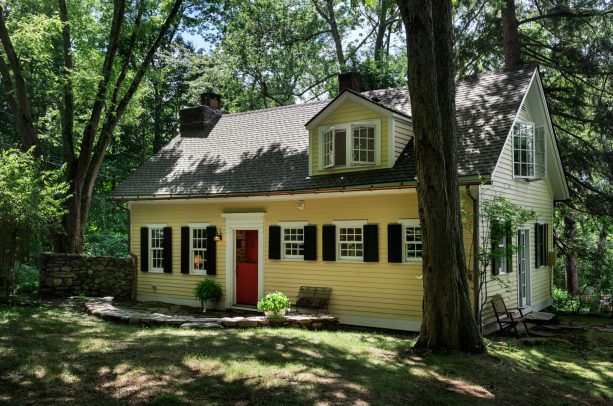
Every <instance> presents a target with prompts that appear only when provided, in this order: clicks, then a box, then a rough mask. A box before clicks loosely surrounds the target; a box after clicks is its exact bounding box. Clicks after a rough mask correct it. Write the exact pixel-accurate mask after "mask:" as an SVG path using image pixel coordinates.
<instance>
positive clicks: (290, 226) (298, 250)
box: [279, 221, 307, 259]
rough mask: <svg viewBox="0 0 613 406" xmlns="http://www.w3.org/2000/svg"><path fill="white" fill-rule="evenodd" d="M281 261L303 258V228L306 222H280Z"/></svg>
mask: <svg viewBox="0 0 613 406" xmlns="http://www.w3.org/2000/svg"><path fill="white" fill-rule="evenodd" d="M279 225H280V226H281V255H282V257H283V259H303V258H304V226H306V225H307V223H306V222H304V221H301V222H280V223H279Z"/></svg>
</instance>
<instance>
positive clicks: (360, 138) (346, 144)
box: [319, 119, 381, 169]
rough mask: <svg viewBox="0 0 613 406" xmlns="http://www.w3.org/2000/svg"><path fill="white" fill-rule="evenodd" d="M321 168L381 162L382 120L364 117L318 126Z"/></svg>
mask: <svg viewBox="0 0 613 406" xmlns="http://www.w3.org/2000/svg"><path fill="white" fill-rule="evenodd" d="M319 135H320V138H319V143H320V163H319V166H320V168H321V169H326V168H337V167H350V166H361V165H379V164H380V162H381V157H380V155H381V120H379V119H376V120H363V121H357V122H351V123H340V124H334V125H328V126H322V127H320V128H319Z"/></svg>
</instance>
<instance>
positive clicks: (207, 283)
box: [194, 278, 223, 310]
mask: <svg viewBox="0 0 613 406" xmlns="http://www.w3.org/2000/svg"><path fill="white" fill-rule="evenodd" d="M222 295H223V291H222V290H221V285H220V284H219V282H217V281H216V280H215V279H211V278H205V279H203V280H202V281H200V283H198V284H197V285H196V287H195V288H194V296H195V297H196V299H198V300H200V305H201V306H202V309H203V310H206V301H207V300H215V301H219V300H221V296H222Z"/></svg>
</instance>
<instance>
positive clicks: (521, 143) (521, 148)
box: [513, 123, 536, 179]
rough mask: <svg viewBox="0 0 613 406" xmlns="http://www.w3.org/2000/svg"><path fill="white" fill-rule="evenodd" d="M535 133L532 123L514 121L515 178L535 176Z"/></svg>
mask: <svg viewBox="0 0 613 406" xmlns="http://www.w3.org/2000/svg"><path fill="white" fill-rule="evenodd" d="M535 160H536V157H535V135H534V124H533V123H516V124H515V126H514V127H513V173H514V175H515V177H516V178H526V179H533V178H535V177H536V175H535V171H536V168H535V166H536V164H535Z"/></svg>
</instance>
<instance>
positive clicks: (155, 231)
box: [148, 225, 165, 272]
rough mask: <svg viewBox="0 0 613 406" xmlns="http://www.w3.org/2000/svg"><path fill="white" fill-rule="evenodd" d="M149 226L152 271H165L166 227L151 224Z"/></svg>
mask: <svg viewBox="0 0 613 406" xmlns="http://www.w3.org/2000/svg"><path fill="white" fill-rule="evenodd" d="M148 227H149V263H150V264H151V269H150V271H151V272H164V227H165V226H163V225H150V226H148Z"/></svg>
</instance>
